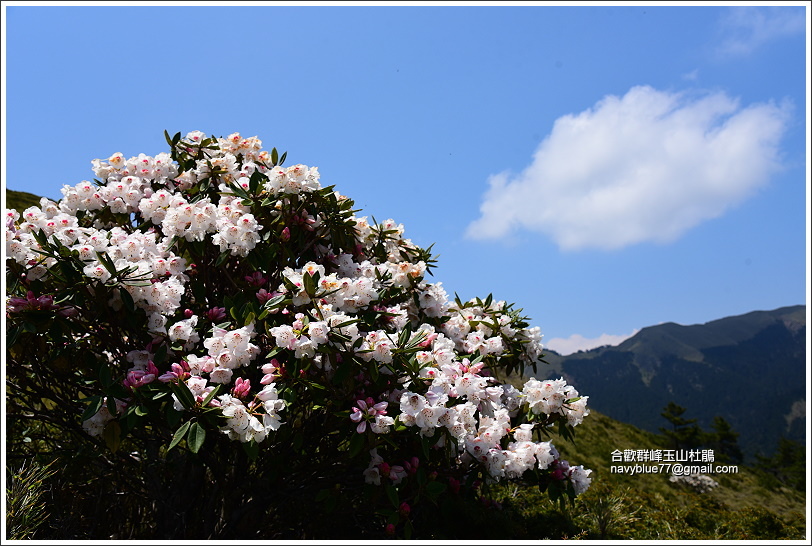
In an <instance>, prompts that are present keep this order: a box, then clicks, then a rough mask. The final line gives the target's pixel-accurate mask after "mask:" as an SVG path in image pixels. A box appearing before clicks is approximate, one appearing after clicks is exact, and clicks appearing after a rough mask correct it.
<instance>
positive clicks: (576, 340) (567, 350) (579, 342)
mask: <svg viewBox="0 0 812 546" xmlns="http://www.w3.org/2000/svg"><path fill="white" fill-rule="evenodd" d="M639 331H640V330H639V329H638V330H635V331H634V332H632V333H631V334H629V335H625V336H622V335H621V336H613V335H610V334H601V335H600V336H598V337H596V338H585V337H584V336H582V335H581V334H573V335H571V336H570V337H568V338H562V337H557V338H554V339H551V340H550V341H548V342H547V343H545V345H546V346H547V347H548V348H549V349H552V350H553V351H555V352H557V353H558V354H560V355H570V354H572V353H577V352H578V351H588V350H590V349H594V348H595V347H603V346H604V345H612V346H616V345H620V344H621V343H623V342H624V341H626V340H627V339H629V338H630V337H632V336H633V335H634V334H636V333H637V332H639Z"/></svg>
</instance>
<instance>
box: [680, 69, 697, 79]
mask: <svg viewBox="0 0 812 546" xmlns="http://www.w3.org/2000/svg"><path fill="white" fill-rule="evenodd" d="M682 79H683V80H688V81H692V82H695V81H696V80H698V79H699V69H698V68H694V69H693V70H691V71H690V72H686V73H685V74H683V75H682Z"/></svg>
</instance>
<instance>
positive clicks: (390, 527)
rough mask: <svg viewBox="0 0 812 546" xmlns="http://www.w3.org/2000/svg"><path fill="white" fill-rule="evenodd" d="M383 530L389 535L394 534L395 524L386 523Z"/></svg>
mask: <svg viewBox="0 0 812 546" xmlns="http://www.w3.org/2000/svg"><path fill="white" fill-rule="evenodd" d="M384 530H385V531H386V534H387V535H389V536H390V537H391V536H394V534H395V524H394V523H387V524H386V527H385V528H384Z"/></svg>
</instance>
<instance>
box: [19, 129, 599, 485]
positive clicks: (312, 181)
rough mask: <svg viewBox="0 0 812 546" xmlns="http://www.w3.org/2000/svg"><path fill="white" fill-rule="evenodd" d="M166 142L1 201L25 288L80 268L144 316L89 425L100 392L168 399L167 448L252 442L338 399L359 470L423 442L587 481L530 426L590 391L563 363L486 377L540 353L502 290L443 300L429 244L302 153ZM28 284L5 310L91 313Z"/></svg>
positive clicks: (497, 468)
mask: <svg viewBox="0 0 812 546" xmlns="http://www.w3.org/2000/svg"><path fill="white" fill-rule="evenodd" d="M167 140H168V142H169V144H170V146H171V148H172V151H171V153H170V154H165V153H164V154H158V155H156V156H154V157H151V156H146V155H144V154H141V155H139V156H137V157H132V158H130V159H125V158H124V156H123V155H122V154H120V153H116V154H113V155H111V156H110V157H108V158H107V159H106V160H99V159H97V160H94V161H93V162H92V165H93V171H94V173H95V175H96V177H97V182H96V183H90V182H87V181H82V182H80V183H79V184H77V185H75V186H72V187H71V186H65V187H63V189H62V193H63V199H62V200H60V201H59V202H58V203H55V202H53V201H50V200H48V199H45V198H43V199H42V201H41V202H40V206H39V207H30V208H28V209H26V210H24V211H23V212H22V214H20V213H18V212H17V211H7V212H6V229H5V235H6V249H7V255H8V258H9V260H10V262H12V263H14V264H15V266H14V267H15V268H16V269H15V271H19V276H20V282H21V283H22V284H21V286H23V285H24V286H25V287H27V288H44V287H46V286H48V285H49V283H50V284H54V285H56V284H58V283H59V282H60V279H62V276H63V275H64V272H65V271H66V270H68V269H70V268H73V269H72V271H73V270H75V271H76V274H77V275H79V276H80V277H81V282H79V281H77V282H75V283H74V284H73V285H72V286H74V287H75V286H79V285H83V286H86V287H87V290H86V293H87V297H88V298H90V297H96V298H97V299H98V298H104V300H105V301H103V302H101V303H106V304H107V305H108V306H109V307H110V308H111V309H113V310H114V311H115V312H118V313H122V312H123V313H125V314H126V315H127V317H128V318H129V320H131V321H135V322H138V321H141V322H139V324H141V325H142V328H141V329H140V330H137V331H136V330H133V331H132V332H130V333H129V335H127V336H125V337H123V338H122V339H121V340H120V343H121V347H119V348H118V350H117V351H113V352H112V353H111V356H110V362H109V365H110V366H111V367H112V369H113V370H115V373H117V374H118V375H117V376H116V377H117V381H118V382H119V385H120V386H123V387H125V389H124V390H118V391H117V390H115V389H114V388H112V387H110V386H109V385H108V384H107V382H104V384H103V385H102V387H103V388H102V393H101V394H98V395H97V397H96V398H95V399H94V400H96V402H98V410H97V411H96V412H95V413H91V414H89V415H86V417H87V418H86V419H85V420H84V428H85V430H86V431H87V432H88V433H89V434H91V435H95V436H99V435H101V434H102V432H103V430H104V429H105V426H106V425H107V424H108V423H109V422H110V421H111V420H113V419H115V418H116V415H114V414H112V413H111V410H112V409H113V406H114V405H115V406H116V407H117V408H118V413H117V415H118V414H121V413H127V412H129V411H131V410H130V408H138V413H137V415H138V416H140V415H142V414H143V413H144V412H146V411H148V408H150V407H152V406H150V404H153V406H154V405H155V404H161V403H163V402H161V401H162V400H165V401H170V400H171V404H169V407H170V408H171V409H172V410H173V411H174V412H175V415H178V414H179V415H180V416H179V417H177V419H179V420H180V421H181V422H182V423H183V425H182V426H180V428H178V429H177V431H178V432H177V433H176V435H175V438H174V440H173V444H172V445H176V444H177V443H178V442H179V441H180V440H181V439H183V438H185V439H186V441H187V443H188V444H189V445H190V446H192V448H193V449H195V450H196V449H199V448H200V446H201V445H202V443H203V442H204V441H205V434H204V432H205V428H206V427H207V426H208V427H211V426H217V427H218V428H219V430H220V431H221V432H222V434H221V435H219V436H221V437H222V436H226V437H227V438H229V439H231V440H234V441H238V442H241V443H245V444H250V445H251V446H256V445H257V444H259V443H262V442H265V441H267V440H268V439H269V438H274V437H275V436H274V434H275V433H276V432H277V431H278V430H280V428H281V427H283V426H285V425H286V423H284V422H283V420H282V419H283V418H284V417H285V416H286V412H294V413H295V412H297V411H299V412H300V413H298V414H297V415H299V416H300V417H299V419H298V420H295V423H298V424H293V423H291V424H290V426H303V425H302V424H301V423H303V422H305V421H306V420H307V419H310V418H312V416H313V415H318V416H320V417H319V418H323V419H326V420H328V421H327V422H332V421H329V419H332V418H333V417H335V416H341V419H342V421H341V422H340V424H337V426H338V427H339V428H340V429H341V430H340V431H339V432H340V433H342V434H343V433H344V432H348V433H351V439H350V440H348V442H349V443H346V442H345V443H339V444H337V445H336V449H337V450H339V451H340V452H342V453H350V454H352V455H351V457H352V456H355V454H357V453H358V452H360V451H361V449H362V448H363V447H367V448H369V449H370V450H369V452H370V454H371V459H372V460H371V462H370V464H369V466H368V467H367V469H366V470H365V471H364V472H363V474H364V477H365V479H366V481H367V482H369V483H381V482H382V480H384V481H386V480H388V483H391V484H393V485H398V484H401V483H402V482H403V481H404V480H407V479H408V478H409V477H410V476H412V475H415V474H416V473H417V472H418V460H417V459H416V458H412V457H409V456H406V455H405V454H401V455H397V456H398V457H402V458H400V459H395V460H398V461H401V462H400V463H399V464H389V463H386V462H385V461H384V458H383V457H384V455H385V453H383V452H385V451H386V450H387V449H389V448H387V447H386V446H387V445H388V446H398V445H405V444H406V443H408V442H411V441H418V442H423V443H424V445H426V446H430V447H431V449H432V450H433V452H436V453H443V454H445V456H447V457H448V458H450V460H451V463H450V464H451V467H453V468H454V469H455V470H454V472H455V473H456V474H455V475H456V476H457V477H461V476H462V475H463V474H465V473H467V472H472V473H477V472H483V473H484V475H485V476H487V477H489V478H490V479H497V480H498V479H502V478H507V479H514V478H519V477H522V476H524V475H527V474H530V473H539V472H541V473H543V474H544V475H546V476H549V477H550V479H552V480H558V481H561V482H566V483H568V484H570V485H571V486H572V488H571V489H572V490H573V491H574V492H575V494H578V493H581V492H583V491H584V490H585V489H586V488H587V487H588V485H589V481H590V478H589V473H590V471H589V470H585V469H583V468H582V467H580V466H575V467H570V466H569V463H567V461H564V460H562V459H560V457H559V453H558V451H557V450H556V448H555V447H554V446H553V444H552V443H551V442H550V441H540V438H541V435H542V434H544V435H547V434H548V433H549V431H550V430H552V429H553V425H556V424H557V425H558V426H559V427H565V428H566V430H571V429H572V427H575V426H577V425H578V424H580V423H581V421H582V420H583V418H584V417H585V416H587V415H588V413H589V411H588V409H587V408H586V403H587V398H588V397H586V396H579V394H578V392H577V391H576V390H575V389H574V388H573V387H572V386H571V385H567V384H566V381H565V380H564V379H563V378H562V379H558V380H547V381H539V380H536V379H535V378H533V379H530V380H528V381H527V382H526V383H525V384H524V385H523V386H522V387H521V388H517V387H514V386H513V385H510V384H507V383H503V382H500V381H498V380H497V379H496V377H497V376H499V374H501V373H504V374H505V375H507V374H511V373H513V372H517V373H519V374H523V373H524V372H525V370H526V368H527V367H529V366H532V367H533V369H535V366H536V363H537V362H538V361H539V360H540V358H541V356H542V350H543V347H542V344H541V332H540V330H539V329H538V328H536V327H530V326H529V325H528V323H527V322H526V319H525V317H522V316H521V315H520V314H519V311H517V310H515V309H514V308H513V306H512V305H510V304H507V303H506V302H504V301H497V300H494V299H493V298H492V297H490V296H489V297H488V298H486V299H485V300H482V299H479V298H474V299H471V300H469V301H467V302H463V301H461V300H460V299H459V298H456V299H454V300H452V299H450V298H449V296H448V293H447V292H446V290H445V289H444V287H443V285H442V283H440V282H428V280H427V278H426V277H427V275H428V274H429V273H430V272H431V271H430V270H431V266H432V263H433V261H434V260H433V258H432V256H431V254H430V253H429V251H428V250H426V249H422V248H420V247H418V246H417V245H415V244H414V243H413V242H412V241H411V240H410V239H407V238H405V237H404V233H405V230H404V227H403V225H402V224H397V223H396V222H395V221H394V220H391V219H388V220H386V221H384V222H381V223H370V222H369V221H368V219H367V217H365V216H356V215H355V212H356V211H354V210H353V209H352V205H353V203H352V201H351V200H349V199H348V198H347V197H345V196H343V195H341V194H340V193H338V192H336V191H334V190H333V188H332V187H322V185H321V182H320V174H319V171H318V169H317V168H316V167H307V166H305V165H301V164H300V165H294V166H292V167H283V166H282V163H283V161H284V155H283V157H282V158H281V160H280V158H279V156H278V154H277V152H276V150H275V149H273V150H272V151H270V152H268V151H265V150H263V149H262V143H261V141H260V140H259V139H257V138H256V137H251V138H243V137H242V136H241V135H239V134H238V133H234V134H232V135H229V136H228V137H226V138H215V137H206V135H204V134H203V133H201V132H199V131H193V132H190V133H188V134H187V135H186V136H185V137H183V138H181V136H180V134H178V135H176V136H175V137H174V138H170V137H169V135H168V134H167ZM65 264H72V265H65ZM74 292H76V290H75V289H74ZM23 293H24V292H23ZM37 293H42V292H41V291H36V290H29V291H28V292H27V295H26V297H24V298H23V297H21V296H18V297H14V298H11V299H10V300H9V308H10V310H11V312H12V313H18V312H19V313H22V312H23V311H26V310H46V311H53V312H59V313H62V314H63V318H66V319H75V320H80V319H81V318H82V315H81V313H80V312H78V311H76V310H75V309H83V310H84V311H83V312H85V313H86V314H88V313H90V311H89V306H85V307H84V308H83V307H82V306H77V307H76V308H74V307H71V306H69V305H65V306H62V305H56V304H54V301H55V300H54V299H53V298H52V297H51V296H39V297H37V296H36V294H37ZM69 294H70V293H69V292H68V291H65V299H70V297H72V296H70V295H69ZM73 297H77V296H73ZM67 309H70V312H66V310H67ZM74 315H78V316H76V317H74ZM88 316H89V315H88ZM89 330H90V331H92V332H97V331H98V328H95V327H89ZM107 365H108V363H105V366H107ZM252 381H253V386H252ZM257 385H259V387H256V386H257ZM105 389H106V390H105ZM166 395H171V396H166ZM109 396H113V397H115V398H116V403H115V404H110V405H109V406H108V405H107V404H106V403H102V397H105V398H104V400H106V399H107V398H106V397H109ZM156 401H157V402H156ZM305 406H306V407H305ZM93 407H96V406H93ZM297 408H298V409H297ZM132 411H133V412H135V411H136V410H135V409H133V410H132ZM162 411H163V410H162ZM167 411H169V410H168V409H167ZM122 422H124V421H122ZM125 424H126V423H125ZM128 426H129V425H128ZM567 427H568V428H567ZM534 436H536V437H537V440H534V439H533V438H534ZM383 438H386V442H384V441H383ZM325 441H326V440H325ZM320 449H323V448H320ZM379 452H381V453H382V454H380V455H379ZM390 455H391V456H395V455H394V454H390ZM390 460H391V459H390ZM428 464H429V462H428V461H426V462H424V463H423V467H425V466H426V465H428ZM423 467H421V468H423ZM451 467H449V466H448V465H443V466H440V465H438V466H437V468H438V469H446V468H451ZM444 471H445V470H444ZM421 472H422V470H421ZM447 479H448V482H447V483H449V484H456V486H457V487H459V481H457V480H456V478H454V477H453V476H451V475H449V476H448V477H447ZM452 480H453V481H452Z"/></svg>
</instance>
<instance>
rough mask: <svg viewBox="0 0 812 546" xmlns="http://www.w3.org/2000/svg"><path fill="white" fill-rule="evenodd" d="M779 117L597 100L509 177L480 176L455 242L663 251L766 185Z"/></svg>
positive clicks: (782, 109) (660, 102)
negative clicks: (530, 238)
mask: <svg viewBox="0 0 812 546" xmlns="http://www.w3.org/2000/svg"><path fill="white" fill-rule="evenodd" d="M789 110H790V107H789V105H788V104H783V105H781V106H778V105H775V104H753V105H750V106H747V107H741V106H740V105H739V103H738V101H737V100H734V99H732V98H730V97H728V96H727V95H726V94H724V93H722V92H717V93H711V94H703V95H698V94H689V93H669V92H664V91H658V90H656V89H653V88H651V87H648V86H638V87H633V88H632V89H630V90H629V91H628V92H627V93H626V95H624V96H623V97H617V96H613V95H610V96H607V97H605V98H603V99H602V100H600V101H599V102H598V103H597V104H595V106H594V107H593V108H591V109H588V110H586V111H584V112H581V113H579V114H574V115H573V114H570V115H565V116H563V117H560V118H559V119H558V120H556V121H555V124H554V125H553V129H552V131H551V133H550V134H549V135H548V136H547V137H546V138H545V139H544V141H543V142H542V143H541V144H540V145H539V147H538V149H537V150H536V151H535V153H534V155H533V159H532V162H531V164H530V165H529V166H528V167H527V168H525V169H524V170H523V171H522V172H521V173H519V174H518V175H511V174H509V173H506V172H503V173H500V174H496V175H493V176H491V177H490V179H489V185H490V188H489V189H488V191H487V192H486V193H485V196H484V200H483V202H482V205H481V206H480V211H481V216H480V218H478V219H477V220H475V221H474V222H472V223H471V224H470V225H469V226H468V229H467V232H466V236H467V237H469V238H472V239H480V240H483V239H507V238H508V237H509V236H510V235H511V233H512V232H513V231H514V230H516V229H521V228H523V229H526V230H529V231H534V232H537V233H542V234H545V235H547V236H549V237H551V238H552V239H553V240H554V241H555V242H556V243H557V244H558V245H559V247H560V248H562V249H564V250H575V249H581V248H589V247H592V248H601V249H606V250H610V249H617V248H621V247H624V246H627V245H632V244H636V243H640V242H644V241H655V242H660V243H664V242H670V241H673V240H675V239H676V238H678V237H679V236H680V235H682V234H683V233H684V232H685V231H687V230H688V229H690V228H692V227H694V226H696V225H697V224H699V223H701V222H703V221H706V220H709V219H711V218H715V217H718V216H720V215H721V214H723V213H724V212H725V211H726V210H727V209H728V208H730V207H731V206H734V205H736V204H738V203H740V202H741V201H743V200H744V199H746V198H747V197H749V196H750V195H751V194H753V192H754V191H755V190H757V189H758V188H759V187H761V186H763V185H764V184H765V183H766V182H767V181H768V180H769V177H770V175H771V173H773V172H774V171H775V170H776V169H778V168H779V167H780V161H779V155H778V154H779V150H778V144H779V141H780V139H781V136H782V134H783V132H784V130H785V127H786V124H787V120H788V117H789Z"/></svg>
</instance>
